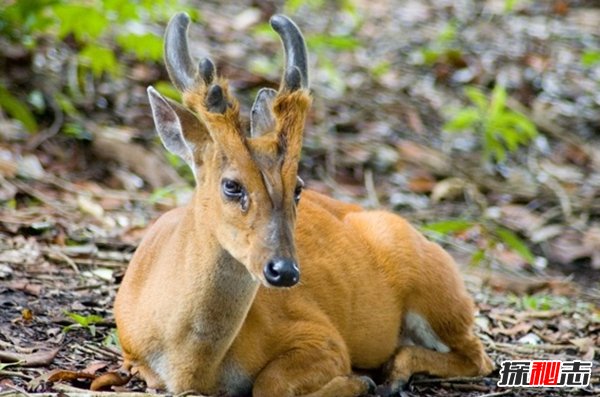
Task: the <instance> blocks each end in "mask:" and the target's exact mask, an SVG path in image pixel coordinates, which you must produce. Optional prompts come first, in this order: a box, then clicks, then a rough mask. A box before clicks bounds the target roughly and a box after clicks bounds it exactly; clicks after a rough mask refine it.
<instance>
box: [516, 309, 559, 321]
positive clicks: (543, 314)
mask: <svg viewBox="0 0 600 397" xmlns="http://www.w3.org/2000/svg"><path fill="white" fill-rule="evenodd" d="M562 315H563V311H562V310H531V311H526V312H520V313H517V315H516V317H517V318H518V319H520V320H523V319H526V318H538V319H547V318H555V317H559V316H562Z"/></svg>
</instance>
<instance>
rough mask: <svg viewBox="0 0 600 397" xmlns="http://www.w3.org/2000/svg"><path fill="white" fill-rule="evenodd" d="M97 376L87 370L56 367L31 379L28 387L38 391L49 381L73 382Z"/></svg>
mask: <svg viewBox="0 0 600 397" xmlns="http://www.w3.org/2000/svg"><path fill="white" fill-rule="evenodd" d="M95 378H96V376H95V375H92V374H88V373H86V372H77V371H68V370H64V369H54V370H52V371H50V372H47V373H45V374H43V375H40V376H38V377H37V378H34V379H32V380H30V381H29V383H28V384H27V388H28V389H29V390H33V391H38V390H40V389H41V388H43V387H44V386H45V385H47V384H48V383H53V382H72V381H74V380H77V379H95Z"/></svg>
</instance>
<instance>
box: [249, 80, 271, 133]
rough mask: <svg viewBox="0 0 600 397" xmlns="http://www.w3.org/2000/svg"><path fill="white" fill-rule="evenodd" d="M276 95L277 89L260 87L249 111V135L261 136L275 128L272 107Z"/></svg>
mask: <svg viewBox="0 0 600 397" xmlns="http://www.w3.org/2000/svg"><path fill="white" fill-rule="evenodd" d="M276 96H277V91H275V90H274V89H272V88H261V89H260V91H258V94H256V99H255V100H254V105H252V111H251V113H250V136H252V137H257V136H261V135H263V134H266V133H267V132H269V131H273V130H274V129H275V117H274V116H273V112H272V108H273V100H274V99H275V97H276Z"/></svg>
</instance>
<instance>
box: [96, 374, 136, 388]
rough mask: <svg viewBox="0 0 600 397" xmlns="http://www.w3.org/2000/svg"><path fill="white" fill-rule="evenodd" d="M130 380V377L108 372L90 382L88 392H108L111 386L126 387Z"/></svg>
mask: <svg viewBox="0 0 600 397" xmlns="http://www.w3.org/2000/svg"><path fill="white" fill-rule="evenodd" d="M129 379H131V375H128V376H125V375H124V374H121V373H119V372H108V373H105V374H103V375H100V376H99V377H97V378H96V379H94V381H93V382H92V384H91V386H90V390H92V391H98V390H110V388H111V387H112V386H123V385H126V384H127V383H128V382H129Z"/></svg>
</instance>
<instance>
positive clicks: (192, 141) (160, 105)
mask: <svg viewBox="0 0 600 397" xmlns="http://www.w3.org/2000/svg"><path fill="white" fill-rule="evenodd" d="M148 98H149V99H150V107H151V108H152V117H153V118H154V124H155V125H156V131H157V132H158V136H159V137H160V140H161V141H162V143H163V145H164V146H165V147H166V148H167V150H169V151H170V152H171V153H173V154H176V155H178V156H179V157H181V158H182V159H183V160H184V161H185V162H186V163H187V164H188V165H189V166H190V167H191V168H192V170H194V169H195V166H194V163H195V162H197V161H198V160H199V158H200V156H198V155H197V154H200V152H201V151H202V149H203V148H204V145H205V144H206V143H208V142H209V141H210V136H209V135H208V131H207V130H206V127H205V126H204V124H203V123H202V122H201V121H200V120H199V119H198V117H196V115H195V114H193V113H192V112H191V111H189V110H187V109H186V108H184V107H183V106H182V105H180V104H178V103H177V102H175V101H172V100H170V99H168V98H165V97H163V96H162V95H161V94H159V93H158V91H156V90H155V89H154V87H152V86H150V87H148Z"/></svg>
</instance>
